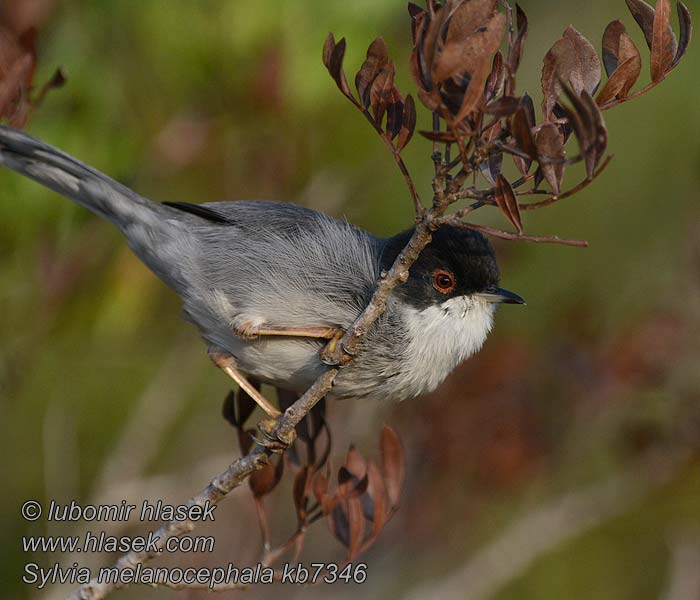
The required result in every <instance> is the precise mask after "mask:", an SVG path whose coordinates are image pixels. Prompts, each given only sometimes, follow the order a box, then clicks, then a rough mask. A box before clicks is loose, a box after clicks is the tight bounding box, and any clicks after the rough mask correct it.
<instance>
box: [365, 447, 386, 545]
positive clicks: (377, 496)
mask: <svg viewBox="0 0 700 600" xmlns="http://www.w3.org/2000/svg"><path fill="white" fill-rule="evenodd" d="M367 476H368V478H369V485H368V487H367V493H368V494H369V496H370V498H372V502H373V511H372V514H373V518H372V533H371V539H373V540H375V539H376V538H377V536H378V535H379V533H380V532H381V530H382V528H383V527H384V524H385V523H386V521H387V517H388V514H389V507H388V506H387V504H388V498H387V492H386V486H385V485H384V479H383V477H382V474H381V472H380V471H379V468H378V467H377V465H376V464H375V463H374V461H370V463H369V465H368V467H367Z"/></svg>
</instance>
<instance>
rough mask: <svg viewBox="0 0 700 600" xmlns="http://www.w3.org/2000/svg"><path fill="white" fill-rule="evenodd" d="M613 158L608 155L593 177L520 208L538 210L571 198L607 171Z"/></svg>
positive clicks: (521, 205)
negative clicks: (557, 193)
mask: <svg viewBox="0 0 700 600" xmlns="http://www.w3.org/2000/svg"><path fill="white" fill-rule="evenodd" d="M612 159H613V155H612V154H611V155H610V156H608V157H607V158H606V159H605V161H604V162H603V164H602V165H600V167H598V170H597V171H596V172H595V173H593V177H591V178H590V179H588V178H586V179H584V180H583V181H581V182H580V183H579V184H578V185H576V186H574V187H572V188H571V189H570V190H568V191H566V192H564V193H562V194H559V195H558V196H551V197H549V198H547V199H546V200H542V201H540V202H530V203H528V204H520V205H519V206H520V210H537V209H539V208H544V207H545V206H549V205H551V204H554V203H555V202H559V201H560V200H564V199H566V198H569V197H571V196H573V195H574V194H577V193H578V192H580V191H581V190H582V189H584V188H586V187H588V186H589V185H590V183H591V182H592V181H593V180H594V179H596V178H597V177H598V176H599V175H600V174H601V173H602V172H603V171H605V169H606V167H607V166H608V165H609V164H610V161H611V160H612Z"/></svg>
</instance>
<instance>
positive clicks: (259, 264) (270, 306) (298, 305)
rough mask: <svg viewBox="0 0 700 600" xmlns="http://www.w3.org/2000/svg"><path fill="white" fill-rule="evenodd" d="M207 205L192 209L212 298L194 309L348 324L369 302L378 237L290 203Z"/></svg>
mask: <svg viewBox="0 0 700 600" xmlns="http://www.w3.org/2000/svg"><path fill="white" fill-rule="evenodd" d="M201 206H202V207H204V210H205V211H206V214H198V213H197V212H195V211H197V210H198V209H194V210H189V209H188V210H187V211H186V212H188V213H191V214H192V217H189V216H188V217H187V218H188V219H191V221H190V223H191V226H190V231H191V232H192V233H193V234H194V236H195V237H196V238H197V239H198V241H199V244H200V252H199V253H198V257H197V271H198V274H199V276H198V278H199V283H198V285H199V287H200V294H201V295H202V296H203V297H204V298H205V299H206V300H205V304H206V306H205V307H197V306H193V303H192V302H189V303H186V304H187V306H186V308H187V310H188V312H189V313H190V314H192V313H193V311H194V312H195V313H197V312H198V308H205V309H209V310H212V311H214V312H215V314H216V315H217V316H218V317H219V319H220V320H221V322H223V323H228V324H229V325H231V326H233V327H237V328H239V327H242V326H253V327H254V326H258V325H262V324H263V323H265V324H267V325H271V326H278V327H318V326H340V327H347V326H349V325H350V323H352V321H353V320H354V319H355V318H356V317H357V315H359V313H360V312H361V311H362V309H363V308H364V306H365V305H366V302H367V299H368V297H369V294H370V293H371V290H372V288H373V286H374V284H375V281H376V277H377V274H378V270H379V266H378V248H379V247H380V241H379V240H378V239H377V238H375V237H373V236H371V235H369V234H368V233H366V232H364V231H362V230H360V229H358V228H356V227H354V226H352V225H350V224H349V223H347V222H344V221H339V220H335V219H332V218H330V217H328V216H326V215H323V214H322V213H319V212H316V211H313V210H310V209H307V208H303V207H300V206H296V205H294V204H290V203H283V202H269V201H241V202H216V203H208V204H205V205H201ZM175 208H177V207H175ZM209 213H211V214H209ZM183 216H184V215H183ZM197 217H200V218H197ZM212 218H213V219H214V221H213V222H212ZM193 300H194V299H193ZM198 316H200V315H197V314H192V317H193V320H199V321H201V320H202V319H201V318H199V319H198V318H197V317H198Z"/></svg>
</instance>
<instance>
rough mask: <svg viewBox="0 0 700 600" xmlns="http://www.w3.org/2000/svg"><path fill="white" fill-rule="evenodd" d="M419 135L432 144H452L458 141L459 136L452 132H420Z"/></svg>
mask: <svg viewBox="0 0 700 600" xmlns="http://www.w3.org/2000/svg"><path fill="white" fill-rule="evenodd" d="M418 133H419V134H420V135H422V136H423V137H424V138H425V139H428V140H430V141H431V142H440V143H443V144H450V143H452V142H456V141H457V136H456V135H455V134H454V132H452V131H419V132H418Z"/></svg>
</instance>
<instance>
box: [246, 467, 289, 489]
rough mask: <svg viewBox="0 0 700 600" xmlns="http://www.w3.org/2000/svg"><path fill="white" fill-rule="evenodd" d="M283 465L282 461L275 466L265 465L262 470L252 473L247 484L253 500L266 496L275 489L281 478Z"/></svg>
mask: <svg viewBox="0 0 700 600" xmlns="http://www.w3.org/2000/svg"><path fill="white" fill-rule="evenodd" d="M283 464H284V461H282V460H279V461H277V464H276V465H274V464H272V463H267V464H266V465H265V466H264V467H262V469H258V470H257V471H253V473H252V474H251V476H250V478H249V479H248V483H249V485H250V489H251V491H252V492H253V496H254V497H255V498H262V497H263V496H267V494H269V493H270V492H271V491H272V490H274V489H275V487H276V486H277V484H278V483H279V482H280V479H281V478H282V469H283V467H282V465H283Z"/></svg>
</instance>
